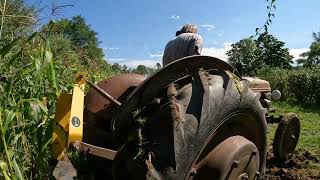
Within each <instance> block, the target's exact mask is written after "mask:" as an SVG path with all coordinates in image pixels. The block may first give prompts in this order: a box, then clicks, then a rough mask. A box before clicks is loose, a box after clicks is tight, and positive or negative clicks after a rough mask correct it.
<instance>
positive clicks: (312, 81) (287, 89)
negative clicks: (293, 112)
mask: <svg viewBox="0 0 320 180" xmlns="http://www.w3.org/2000/svg"><path fill="white" fill-rule="evenodd" d="M258 76H259V77H260V78H261V79H265V80H267V81H269V82H270V84H271V87H272V89H278V90H280V91H281V93H282V99H289V100H295V101H298V102H300V103H305V104H318V105H320V68H313V69H309V68H301V69H296V70H285V69H280V68H263V69H261V70H259V71H258Z"/></svg>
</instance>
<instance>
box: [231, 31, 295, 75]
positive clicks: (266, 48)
mask: <svg viewBox="0 0 320 180" xmlns="http://www.w3.org/2000/svg"><path fill="white" fill-rule="evenodd" d="M284 44H285V43H284V42H282V41H279V40H278V39H276V38H275V37H274V36H272V35H269V34H267V33H262V34H261V35H260V36H259V37H258V39H257V40H253V39H251V38H246V39H242V40H240V41H239V42H237V43H235V44H232V45H231V46H232V49H231V50H229V51H228V52H227V55H228V56H229V62H230V64H231V65H233V66H234V67H235V68H236V69H237V70H238V71H239V73H240V74H243V75H250V76H253V75H255V74H256V72H257V70H259V69H261V68H262V67H263V66H270V67H281V68H291V65H290V64H291V63H292V58H293V57H292V56H291V55H290V54H289V49H288V48H285V47H284Z"/></svg>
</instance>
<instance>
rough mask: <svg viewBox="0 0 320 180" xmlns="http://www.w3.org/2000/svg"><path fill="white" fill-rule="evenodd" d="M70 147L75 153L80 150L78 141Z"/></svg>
mask: <svg viewBox="0 0 320 180" xmlns="http://www.w3.org/2000/svg"><path fill="white" fill-rule="evenodd" d="M72 146H73V147H74V149H75V150H76V151H80V149H81V144H80V143H79V142H78V141H75V142H73V143H72Z"/></svg>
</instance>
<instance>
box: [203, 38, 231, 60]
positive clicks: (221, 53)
mask: <svg viewBox="0 0 320 180" xmlns="http://www.w3.org/2000/svg"><path fill="white" fill-rule="evenodd" d="M231 44H232V43H230V42H225V43H223V47H221V48H217V47H208V48H203V49H202V53H201V54H202V55H207V56H213V57H216V58H219V59H222V60H224V61H227V60H228V56H227V54H226V53H227V51H229V50H230V49H231Z"/></svg>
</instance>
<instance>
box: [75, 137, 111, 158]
mask: <svg viewBox="0 0 320 180" xmlns="http://www.w3.org/2000/svg"><path fill="white" fill-rule="evenodd" d="M72 146H73V147H74V148H75V150H77V151H84V152H86V153H89V154H92V155H95V156H99V157H102V158H105V159H109V160H114V158H115V156H116V154H117V151H114V150H111V149H105V148H101V147H98V146H94V145H91V144H87V143H84V142H79V141H73V142H72Z"/></svg>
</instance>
